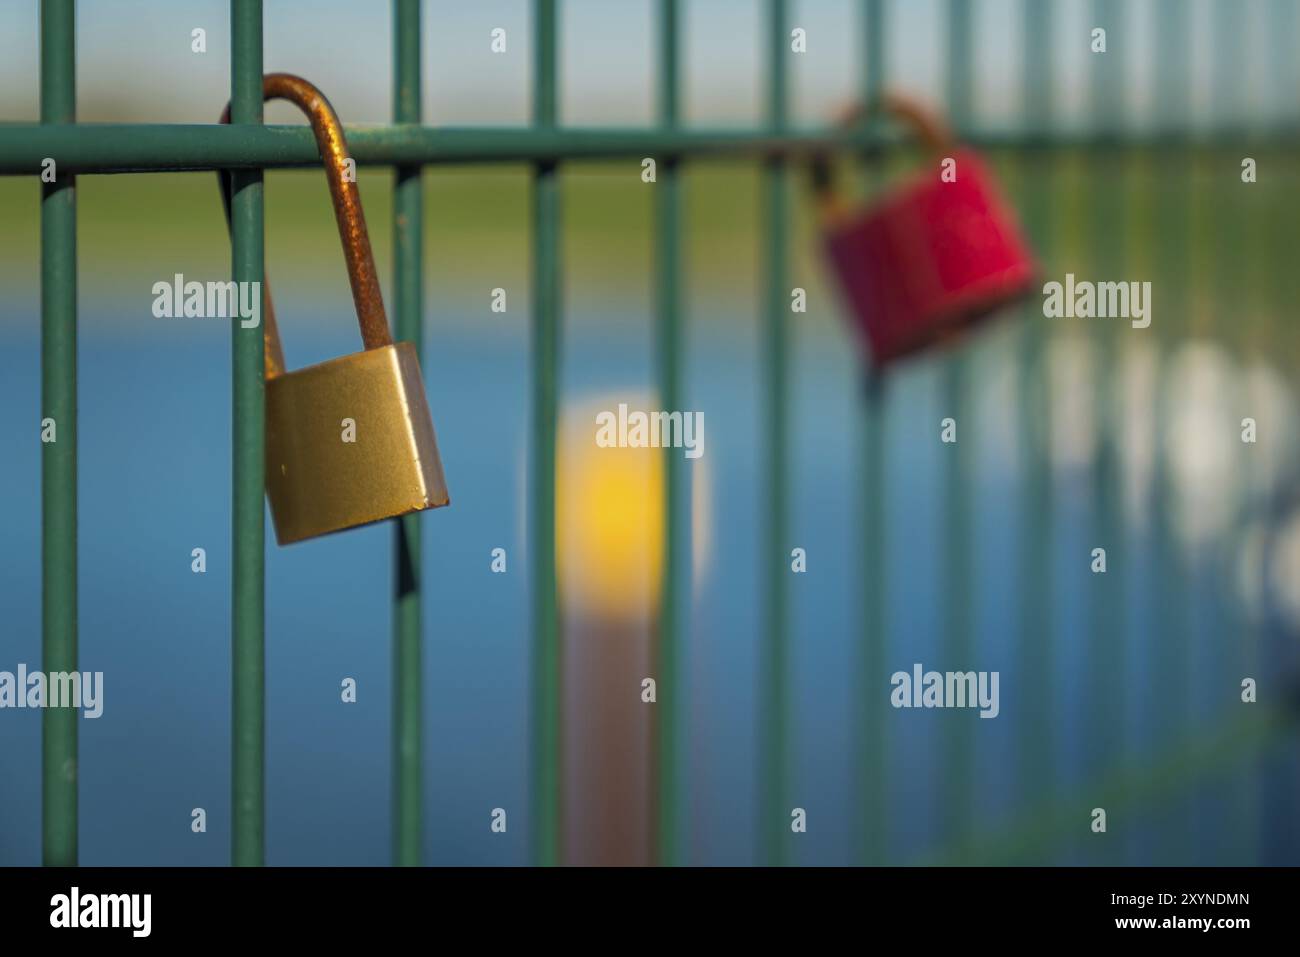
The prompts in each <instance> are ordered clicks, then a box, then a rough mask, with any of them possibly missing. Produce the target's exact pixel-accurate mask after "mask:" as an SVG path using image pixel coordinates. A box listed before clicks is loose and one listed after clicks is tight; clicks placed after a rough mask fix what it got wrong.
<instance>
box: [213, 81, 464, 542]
mask: <svg viewBox="0 0 1300 957" xmlns="http://www.w3.org/2000/svg"><path fill="white" fill-rule="evenodd" d="M263 96H264V98H265V99H268V100H269V99H286V100H289V101H291V102H292V103H294V104H295V105H296V106H298V107H299V108H300V109H302V111H303V112H304V113H306V114H307V117H308V119H309V120H310V121H311V127H312V131H313V132H314V133H315V135H316V143H317V145H318V146H319V147H320V151H321V155H322V156H323V157H324V159H325V174H326V178H327V179H328V181H329V189H330V196H331V198H332V199H333V202H334V215H335V219H337V221H338V227H339V235H340V236H341V237H342V240H343V252H344V256H345V258H346V259H347V266H348V278H349V279H350V280H351V284H352V298H353V300H354V302H355V303H356V309H357V319H358V321H359V322H360V325H361V338H362V341H363V342H364V344H365V351H364V352H357V353H353V354H352V355H347V356H343V357H342V358H339V359H331V360H329V361H328V362H322V363H320V364H319V365H314V366H309V367H308V368H305V369H298V370H296V371H294V372H286V371H285V368H284V353H283V350H282V348H281V345H280V333H279V330H278V328H277V327H276V323H275V312H274V309H273V308H272V305H271V293H270V287H269V286H264V295H263V313H264V316H263V319H264V322H265V323H266V326H265V331H264V333H263V334H264V337H265V344H266V493H267V497H268V498H269V499H270V500H271V517H272V519H273V520H274V522H275V534H276V539H277V540H278V541H279V543H280V544H281V545H288V544H290V543H292V542H297V541H301V540H303V539H305V538H313V537H315V536H317V535H324V534H326V533H327V532H335V531H340V530H342V529H345V528H352V527H354V526H356V525H364V524H366V523H368V522H374V521H378V520H380V519H384V518H392V517H394V516H397V515H405V514H406V513H408V512H414V511H419V510H421V509H426V508H437V507H438V506H440V505H446V504H448V501H449V499H448V496H447V486H446V482H445V481H444V479H443V474H442V461H441V459H440V457H439V455H438V443H437V439H436V437H435V436H434V431H433V420H432V418H431V416H430V415H429V405H428V401H427V400H426V399H425V395H424V380H423V379H422V378H421V376H420V362H419V358H418V356H417V355H416V352H415V347H414V346H413V345H412V344H411V343H409V342H399V343H396V344H394V342H393V338H392V334H391V332H390V331H389V327H388V318H387V316H386V315H385V313H384V301H383V298H382V296H381V294H380V289H379V278H378V276H377V275H376V273H375V260H374V256H373V254H372V253H371V250H370V236H369V233H368V232H367V231H366V219H365V214H364V213H363V212H362V210H361V197H360V194H359V193H358V191H357V186H356V182H355V181H354V177H352V176H351V175H350V170H349V164H348V162H347V161H348V155H347V143H346V141H345V140H344V138H343V128H342V126H341V125H340V123H339V120H338V116H337V115H335V113H334V109H333V107H331V106H330V104H329V101H328V100H326V99H325V96H324V94H322V93H321V92H320V90H318V89H316V87H314V86H312V84H310V83H308V82H307V81H306V80H304V79H302V78H301V77H296V76H292V75H290V74H287V73H268V74H267V75H266V77H265V78H264V82H263ZM229 116H230V110H229V107H227V108H226V113H225V114H224V115H223V116H222V122H229ZM221 181H222V187H223V189H222V194H223V196H224V197H225V200H226V211H227V216H229V211H230V186H229V180H228V177H227V176H226V175H221Z"/></svg>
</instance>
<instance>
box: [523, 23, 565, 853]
mask: <svg viewBox="0 0 1300 957" xmlns="http://www.w3.org/2000/svg"><path fill="white" fill-rule="evenodd" d="M533 36H534V46H533V122H534V124H535V125H536V126H537V127H538V128H539V129H550V128H553V127H554V126H555V124H556V113H557V110H556V98H557V90H556V66H557V63H556V4H555V0H534V2H533ZM559 276H560V188H559V182H558V177H557V174H556V164H555V163H554V162H553V161H548V162H541V163H538V164H536V166H535V167H534V169H533V342H532V360H533V370H532V385H533V403H532V404H533V435H532V472H533V475H532V483H531V485H532V493H533V494H532V502H531V507H530V509H529V512H530V515H531V523H530V524H531V529H532V534H531V539H532V541H531V552H532V555H531V558H530V560H531V563H532V573H533V580H532V587H533V597H532V601H533V736H534V737H533V821H532V828H533V848H534V859H535V860H536V862H537V863H538V864H542V865H552V864H556V863H558V862H559V853H560V627H559V608H558V602H557V596H556V581H555V439H556V418H557V412H558V394H559V327H560V279H559Z"/></svg>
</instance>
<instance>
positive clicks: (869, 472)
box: [859, 0, 889, 865]
mask: <svg viewBox="0 0 1300 957" xmlns="http://www.w3.org/2000/svg"><path fill="white" fill-rule="evenodd" d="M862 26H863V30H862V49H863V63H864V64H865V69H864V71H863V77H862V95H863V99H864V101H866V102H870V101H871V99H872V97H874V96H875V95H876V94H877V93H879V92H880V91H881V90H883V89H884V88H885V77H886V60H885V56H886V49H887V46H886V44H885V4H884V0H868V2H867V5H866V7H865V8H864V11H863V18H862ZM864 174H865V177H866V179H867V181H868V182H869V183H870V184H871V185H872V186H874V185H876V181H877V180H878V177H876V176H875V175H874V172H873V170H871V169H870V168H867V169H865V170H864ZM863 385H864V388H863V394H862V400H861V412H860V417H861V424H860V428H861V432H862V438H861V444H862V466H861V468H862V487H861V499H860V503H861V506H860V507H861V509H862V573H861V574H862V606H861V608H862V687H863V688H866V689H878V688H883V687H885V686H886V685H885V682H886V675H887V674H888V673H889V670H888V665H889V662H888V659H887V653H888V640H889V635H888V631H887V628H888V619H887V617H886V613H885V602H886V596H887V595H888V593H889V590H888V581H889V563H888V561H887V560H886V558H885V553H886V550H885V528H886V525H885V501H886V498H887V494H888V493H887V490H886V488H885V421H886V420H885V413H886V409H887V408H888V402H887V399H888V390H887V383H886V382H885V381H884V380H883V379H880V378H877V377H876V376H874V375H873V374H872V373H871V371H870V370H864V372H863ZM861 699H862V754H861V759H860V762H859V764H860V769H859V773H860V775H861V778H860V784H859V793H860V794H861V796H862V817H861V821H862V827H861V848H860V850H859V859H860V860H861V861H862V862H863V863H865V864H875V865H880V864H884V863H886V861H887V860H888V858H889V847H888V842H889V838H888V835H889V829H888V828H887V827H886V821H887V819H888V813H887V810H886V795H887V793H888V789H887V787H886V781H887V778H888V767H889V765H888V760H889V740H888V738H887V736H886V734H885V720H886V716H887V713H888V709H887V701H888V699H887V698H886V697H885V695H883V694H873V693H871V692H870V691H868V692H867V693H864V694H863V695H861Z"/></svg>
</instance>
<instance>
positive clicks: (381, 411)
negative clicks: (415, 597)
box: [266, 342, 448, 545]
mask: <svg viewBox="0 0 1300 957" xmlns="http://www.w3.org/2000/svg"><path fill="white" fill-rule="evenodd" d="M345 420H351V422H350V423H348V422H346V421H345ZM347 438H351V439H353V441H345V439H347ZM266 491H267V496H268V498H269V499H270V501H271V517H272V520H273V521H274V523H275V537H276V540H277V541H278V542H279V543H280V544H281V545H288V544H291V543H293V542H298V541H302V540H303V539H305V538H312V537H314V536H316V535H323V534H325V533H326V532H332V531H336V530H339V529H344V528H352V527H353V526H356V525H364V524H366V523H367V522H376V521H379V520H380V519H385V518H392V517H393V516H395V515H404V514H406V513H407V512H412V511H419V510H421V509H426V508H437V507H438V506H441V505H446V504H447V503H448V497H447V484H446V482H445V480H444V479H443V474H442V462H441V460H440V458H439V455H438V443H437V438H436V436H435V435H434V431H433V420H432V418H431V417H430V415H429V404H428V402H427V400H426V399H425V395H424V382H423V380H422V379H421V377H420V363H419V359H418V358H417V356H416V353H415V347H414V346H413V345H411V344H410V343H409V342H399V343H397V344H395V345H391V346H384V347H383V348H380V349H367V350H366V351H365V352H358V353H354V354H353V355H347V356H343V357H341V358H338V359H331V360H330V361H328V362H322V363H321V364H320V365H314V366H309V367H307V368H305V369H298V370H296V371H294V372H288V373H285V374H283V375H279V376H276V377H275V378H272V379H268V380H267V382H266Z"/></svg>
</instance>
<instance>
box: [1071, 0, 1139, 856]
mask: <svg viewBox="0 0 1300 957" xmlns="http://www.w3.org/2000/svg"><path fill="white" fill-rule="evenodd" d="M1124 8H1125V5H1124V4H1123V3H1121V2H1119V0H1093V4H1092V11H1091V22H1092V23H1093V24H1095V25H1097V26H1101V27H1103V28H1105V30H1106V35H1107V52H1106V55H1105V57H1104V58H1103V57H1100V56H1092V57H1090V58H1089V60H1088V63H1089V65H1090V66H1091V71H1090V76H1089V86H1090V92H1091V103H1090V118H1091V124H1092V127H1093V129H1094V130H1095V131H1097V132H1102V131H1105V132H1107V133H1115V132H1117V131H1121V130H1122V129H1123V128H1124V118H1125V112H1126V109H1127V103H1126V96H1125V93H1126V85H1125V84H1126V79H1125V78H1126V76H1127V70H1126V68H1125V55H1126V51H1127V49H1128V31H1127V28H1126V24H1125V21H1124V12H1125V9H1124ZM1130 171H1131V170H1130V164H1129V162H1128V160H1127V157H1126V155H1124V154H1116V155H1113V156H1094V157H1092V158H1091V159H1090V160H1089V167H1088V173H1087V179H1086V183H1087V185H1086V189H1087V192H1088V203H1087V206H1086V208H1087V210H1088V214H1087V216H1088V219H1087V225H1086V227H1085V228H1086V229H1087V233H1086V235H1087V237H1088V239H1089V244H1088V245H1089V249H1088V259H1089V268H1090V269H1091V270H1092V271H1093V273H1094V274H1095V275H1096V276H1098V277H1099V278H1103V279H1107V280H1121V279H1125V278H1127V277H1128V276H1129V275H1130V274H1131V270H1130V269H1129V268H1128V249H1127V243H1126V242H1125V237H1126V236H1127V235H1128V234H1129V232H1130V229H1131V217H1130V213H1131V206H1130V204H1129V202H1128V189H1129V183H1130V182H1131V179H1132V177H1131V176H1130ZM1089 334H1090V338H1091V347H1092V349H1093V351H1094V357H1095V367H1094V368H1095V378H1094V382H1093V394H1094V396H1095V405H1096V409H1097V416H1096V430H1097V436H1096V446H1095V450H1094V453H1093V463H1092V475H1091V484H1092V487H1091V494H1092V521H1093V528H1092V530H1091V532H1090V534H1089V540H1088V542H1087V546H1086V547H1087V549H1088V552H1089V555H1091V553H1092V550H1093V549H1094V548H1104V549H1105V550H1106V572H1105V573H1104V574H1094V573H1092V571H1091V569H1089V574H1088V579H1087V582H1086V587H1087V589H1088V607H1089V617H1088V636H1087V637H1088V643H1089V646H1088V654H1087V662H1088V664H1087V677H1086V679H1085V680H1086V682H1087V688H1088V700H1089V701H1092V702H1095V705H1094V706H1093V708H1092V711H1091V713H1092V715H1093V718H1092V720H1091V721H1090V725H1089V730H1090V733H1089V735H1088V736H1087V741H1088V742H1089V744H1088V748H1087V751H1086V753H1085V767H1086V768H1087V773H1088V774H1089V775H1091V776H1098V775H1101V774H1103V773H1106V772H1107V771H1109V770H1111V769H1114V768H1116V767H1123V766H1126V765H1127V764H1128V763H1129V761H1130V760H1131V753H1130V748H1131V744H1132V740H1133V736H1132V734H1131V733H1130V732H1129V725H1130V721H1129V716H1128V714H1127V705H1128V699H1127V693H1126V691H1127V681H1128V676H1127V673H1128V641H1127V638H1126V628H1125V607H1126V598H1127V596H1126V593H1125V588H1124V582H1125V579H1126V578H1127V577H1128V576H1129V575H1131V574H1132V573H1133V571H1132V568H1131V561H1132V549H1131V548H1130V547H1129V537H1128V534H1127V531H1126V527H1125V522H1124V494H1123V488H1122V486H1121V483H1122V481H1123V476H1122V468H1123V462H1122V460H1121V455H1122V449H1121V442H1122V438H1121V435H1120V424H1121V416H1122V413H1121V411H1120V409H1119V407H1118V404H1117V402H1116V399H1115V396H1117V395H1120V394H1121V390H1122V386H1123V380H1122V378H1121V375H1122V371H1123V365H1122V364H1123V360H1124V353H1125V349H1126V346H1128V345H1129V339H1128V337H1129V336H1132V335H1134V334H1138V335H1141V334H1142V333H1141V332H1138V331H1135V330H1133V329H1132V328H1131V327H1129V326H1127V325H1125V324H1107V323H1095V324H1093V325H1092V327H1091V328H1090V329H1089ZM1090 561H1091V560H1090ZM1112 828H1113V829H1114V830H1115V831H1118V833H1117V834H1115V837H1114V839H1113V840H1112V841H1110V842H1108V843H1104V844H1103V843H1101V842H1097V841H1089V842H1087V843H1086V845H1085V846H1086V847H1087V849H1088V851H1089V855H1090V857H1089V859H1090V860H1092V861H1095V862H1096V863H1098V864H1113V865H1117V864H1121V863H1123V856H1122V855H1123V854H1124V852H1125V851H1126V850H1127V849H1128V848H1129V847H1131V846H1132V842H1133V838H1134V831H1133V829H1132V828H1129V827H1124V826H1123V825H1122V822H1120V821H1116V822H1113V824H1112Z"/></svg>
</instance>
